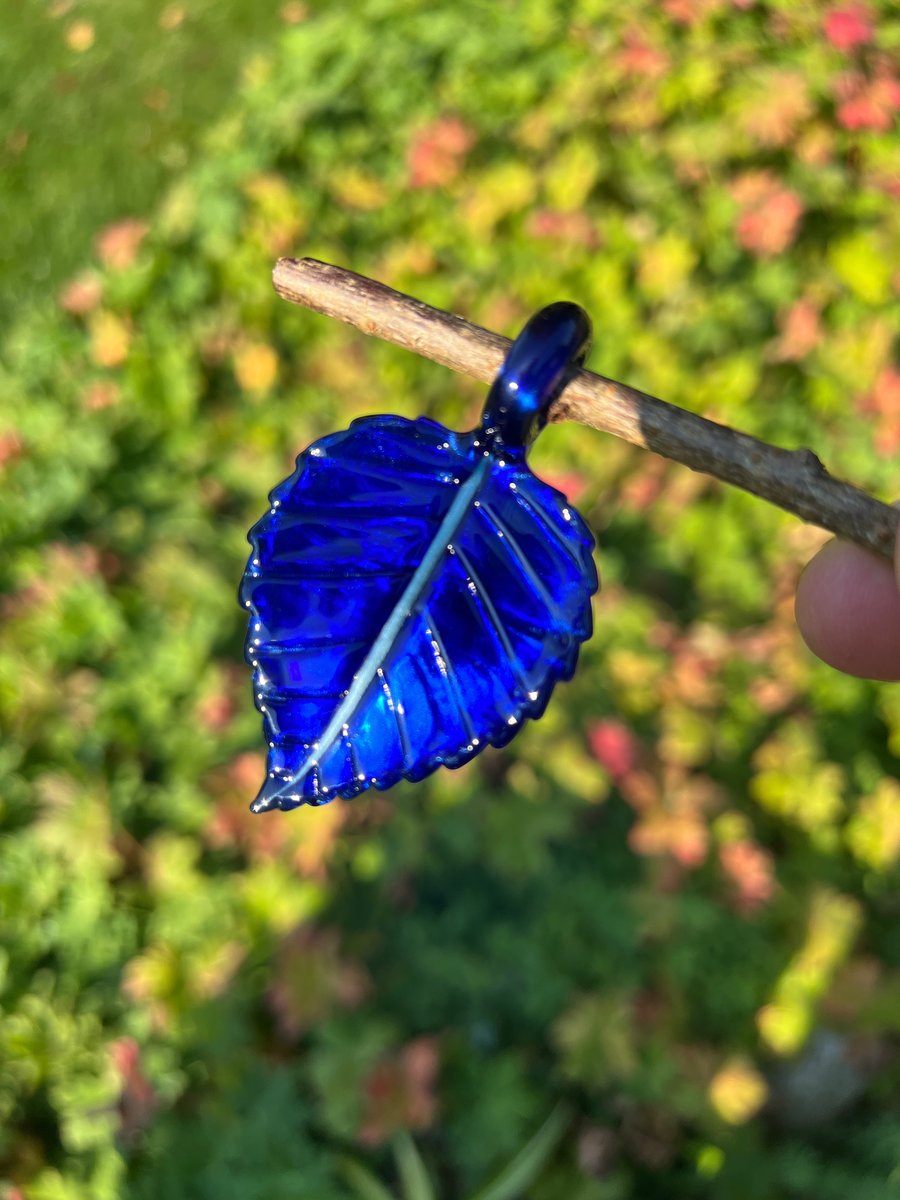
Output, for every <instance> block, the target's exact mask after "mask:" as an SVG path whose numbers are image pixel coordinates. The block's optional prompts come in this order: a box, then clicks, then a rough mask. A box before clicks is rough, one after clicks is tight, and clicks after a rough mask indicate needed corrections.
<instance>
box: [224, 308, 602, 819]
mask: <svg viewBox="0 0 900 1200" xmlns="http://www.w3.org/2000/svg"><path fill="white" fill-rule="evenodd" d="M588 336H589V325H588V322H587V317H586V316H585V315H584V314H583V313H582V311H581V310H580V309H578V308H577V306H575V305H570V304H554V305H551V306H550V307H549V308H547V309H544V310H542V311H541V312H540V313H538V314H537V315H536V316H535V317H533V318H532V320H531V321H530V322H529V323H528V325H527V326H526V327H525V329H524V330H523V332H522V334H520V336H519V338H518V339H517V340H516V342H515V343H514V345H513V346H512V348H511V350H510V353H509V356H508V358H507V360H506V362H505V363H504V365H503V368H502V369H501V372H500V374H499V376H498V380H497V382H496V383H495V385H494V387H493V388H492V389H491V392H490V395H489V397H488V402H487V404H486V406H485V417H484V421H483V423H482V425H481V426H480V427H479V428H478V429H475V430H473V431H471V432H470V433H451V432H450V431H448V430H447V429H445V428H444V427H443V426H442V425H438V424H437V423H436V422H434V421H430V420H427V419H425V418H419V420H417V421H409V420H406V419H405V418H402V417H391V416H377V417H364V418H361V419H359V420H357V421H354V422H353V424H352V425H351V426H350V428H349V429H346V430H344V431H342V432H340V433H334V434H330V435H329V436H328V437H325V438H322V439H321V440H320V441H318V442H316V443H314V444H313V445H312V446H310V447H309V449H307V450H306V451H304V452H303V453H302V454H301V455H300V456H299V458H298V459H297V466H296V470H295V471H294V472H293V474H292V475H291V476H290V477H289V478H288V479H286V480H284V482H283V483H281V484H279V485H278V487H276V488H275V489H274V491H273V492H272V493H271V494H270V497H269V500H270V507H269V510H268V512H267V513H266V514H265V515H264V516H263V517H262V519H261V520H259V521H258V522H257V523H256V524H255V525H254V527H253V528H252V529H251V531H250V534H249V540H250V544H251V546H252V552H251V556H250V561H249V562H248V564H247V568H246V570H245V573H244V578H243V581H242V584H241V591H240V598H241V603H242V604H243V606H244V608H245V609H246V610H247V611H248V615H249V627H248V633H247V641H246V656H247V659H248V662H249V663H250V665H251V667H252V669H253V690H254V695H255V698H256V704H257V707H258V708H259V710H260V712H261V713H262V714H263V719H264V729H265V735H266V740H267V742H268V756H267V773H266V779H265V781H264V783H263V786H262V788H261V789H260V792H259V795H258V796H257V798H256V800H255V801H254V802H253V805H252V807H253V809H254V811H256V812H260V811H263V810H266V809H271V808H281V809H290V808H295V807H297V806H298V805H301V804H312V805H317V804H323V803H327V802H328V801H329V800H332V799H333V798H334V797H336V796H341V797H345V798H349V797H351V796H355V795H357V794H358V793H360V792H362V791H364V790H366V789H367V788H369V787H376V788H388V787H391V786H392V785H393V784H395V783H396V782H398V781H399V780H400V779H408V780H417V779H422V778H424V777H425V776H426V775H428V774H429V773H430V772H432V771H433V770H435V769H436V768H437V767H438V766H440V765H442V764H443V765H445V766H449V767H458V766H461V765H462V764H463V763H465V762H468V761H469V760H470V759H471V758H473V757H474V756H475V755H476V754H479V753H480V752H481V750H483V749H484V747H485V746H487V745H492V746H502V745H505V744H506V743H507V742H508V741H509V740H510V739H511V738H512V737H513V736H514V735H515V733H516V732H517V731H518V730H519V729H520V728H521V726H522V724H523V722H524V721H525V720H527V719H528V718H532V719H534V718H537V717H539V716H540V715H541V714H542V713H543V711H544V709H545V707H546V705H547V702H548V700H549V698H550V694H551V692H552V691H553V688H554V686H555V685H556V683H557V682H558V681H560V680H563V679H568V678H570V676H571V675H572V672H573V671H574V669H575V663H576V660H577V657H578V652H579V649H580V646H581V643H582V642H584V641H585V640H586V639H587V638H588V637H590V634H591V608H590V598H591V596H592V594H593V593H594V592H595V591H596V589H597V586H598V581H597V573H596V570H595V568H594V563H593V558H592V548H593V538H592V536H591V533H590V530H589V529H588V528H587V526H586V525H585V523H584V521H583V520H582V518H581V517H580V516H579V515H578V513H577V512H575V511H574V509H572V508H571V507H570V506H569V504H568V503H567V501H566V498H565V496H563V495H562V494H561V493H560V492H558V491H557V490H556V489H555V488H552V487H551V486H550V485H549V484H547V483H544V482H543V481H542V480H540V479H538V478H537V477H536V476H535V475H533V474H532V472H531V471H530V469H529V468H528V466H527V465H526V462H525V450H526V448H527V445H528V443H529V441H530V440H531V438H532V437H533V436H534V435H535V433H536V432H537V430H538V429H539V428H540V427H541V425H542V424H543V421H544V420H545V419H546V409H547V406H548V405H549V403H550V402H551V400H552V399H553V397H554V396H555V395H556V394H558V392H559V391H560V390H561V388H562V387H563V386H564V385H565V382H566V381H567V379H568V378H569V376H570V375H571V373H572V372H573V371H574V370H575V369H576V367H577V364H578V363H579V362H580V361H581V359H582V357H583V355H584V353H585V351H586V349H587V338H588ZM513 385H516V386H513Z"/></svg>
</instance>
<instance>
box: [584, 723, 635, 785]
mask: <svg viewBox="0 0 900 1200" xmlns="http://www.w3.org/2000/svg"><path fill="white" fill-rule="evenodd" d="M588 742H589V743H590V747H591V750H592V751H593V753H594V757H595V758H596V759H597V761H598V762H599V763H600V765H601V766H602V767H603V768H604V769H605V770H606V771H608V772H609V774H610V775H611V776H612V778H613V779H615V780H619V779H622V778H623V777H624V776H626V775H629V774H631V772H632V771H633V770H634V768H635V766H636V765H637V761H638V755H639V742H638V740H637V738H636V737H635V736H634V734H633V733H632V732H631V730H630V729H629V728H628V726H627V725H625V724H623V723H622V722H621V721H617V720H616V719H615V718H612V717H610V718H607V719H606V720H603V721H597V722H595V723H594V724H593V725H591V727H590V728H589V729H588Z"/></svg>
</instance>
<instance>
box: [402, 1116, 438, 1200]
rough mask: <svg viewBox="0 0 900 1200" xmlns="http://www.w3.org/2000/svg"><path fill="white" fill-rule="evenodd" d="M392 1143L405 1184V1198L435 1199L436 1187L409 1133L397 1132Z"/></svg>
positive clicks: (406, 1199) (405, 1199)
mask: <svg viewBox="0 0 900 1200" xmlns="http://www.w3.org/2000/svg"><path fill="white" fill-rule="evenodd" d="M392 1144H393V1149H394V1158H395V1159H396V1162H397V1171H398V1172H399V1174H400V1181H401V1183H402V1184H403V1196H404V1200H435V1193H434V1188H433V1187H432V1186H431V1180H430V1179H429V1178H428V1172H427V1170H426V1169H425V1164H424V1162H422V1156H421V1154H419V1151H418V1150H417V1149H416V1144H415V1142H414V1141H413V1140H412V1138H411V1137H410V1136H409V1134H408V1133H405V1132H403V1133H398V1134H396V1136H395V1137H394V1140H393V1143H392Z"/></svg>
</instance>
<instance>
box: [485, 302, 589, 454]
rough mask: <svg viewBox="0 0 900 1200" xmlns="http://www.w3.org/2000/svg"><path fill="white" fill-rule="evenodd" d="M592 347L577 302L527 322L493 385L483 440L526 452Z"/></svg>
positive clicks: (547, 310)
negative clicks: (549, 410)
mask: <svg viewBox="0 0 900 1200" xmlns="http://www.w3.org/2000/svg"><path fill="white" fill-rule="evenodd" d="M590 344H591V322H590V318H589V317H588V315H587V313H586V312H585V311H584V309H583V308H581V307H580V306H579V305H577V304H573V303H571V302H570V301H568V300H558V301H556V303H554V304H548V305H547V307H546V308H542V309H540V310H539V311H538V312H536V313H535V314H534V316H533V317H531V318H530V319H529V321H528V322H527V323H526V325H525V327H524V328H523V329H522V332H521V333H520V334H519V336H518V337H517V338H516V340H515V341H514V342H513V344H512V346H511V347H510V350H509V353H508V354H507V356H506V358H505V360H504V362H503V366H502V367H501V368H500V371H499V372H498V374H497V377H496V379H495V380H494V382H493V384H492V385H491V390H490V392H489V393H488V398H487V401H486V403H485V406H484V412H483V414H482V418H481V428H482V432H483V433H484V436H485V438H486V439H487V440H488V441H489V442H492V443H494V444H495V445H501V446H502V447H503V448H504V450H506V451H509V452H511V453H515V452H516V451H521V452H522V453H524V452H525V451H526V450H527V449H528V447H529V446H530V445H531V443H532V442H533V441H534V439H535V438H536V437H537V435H538V434H539V433H540V431H541V430H542V429H543V428H544V426H545V425H546V423H547V410H548V409H549V407H550V405H551V404H552V403H553V401H554V400H555V399H556V397H557V396H558V395H559V394H560V392H562V390H563V388H564V387H565V386H566V384H567V383H568V382H569V381H570V380H571V378H572V377H573V376H574V375H575V374H576V373H577V372H578V370H579V368H580V367H581V365H582V363H583V362H584V359H585V356H586V355H587V352H588V350H589V349H590Z"/></svg>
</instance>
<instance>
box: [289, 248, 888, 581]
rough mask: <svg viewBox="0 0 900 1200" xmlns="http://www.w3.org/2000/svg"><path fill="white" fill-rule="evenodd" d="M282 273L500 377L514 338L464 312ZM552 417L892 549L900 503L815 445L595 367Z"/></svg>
mask: <svg viewBox="0 0 900 1200" xmlns="http://www.w3.org/2000/svg"><path fill="white" fill-rule="evenodd" d="M273 281H274V284H275V290H276V291H277V292H278V294H279V295H280V296H283V297H284V299H285V300H290V301H292V302H293V303H294V304H303V305H305V306H306V307H307V308H311V309H313V310H314V311H315V312H319V313H324V314H325V315H326V316H328V317H335V318H336V319H337V320H339V321H344V322H346V324H348V325H354V326H355V327H356V328H357V329H360V330H362V332H363V333H368V334H372V335H374V336H375V337H380V338H384V339H385V340H386V341H389V342H395V343H396V344H397V345H398V346H403V347H404V348H405V349H407V350H412V351H414V352H415V353H416V354H421V355H422V356H423V357H424V358H430V359H433V360H434V362H438V363H441V364H443V366H445V367H451V368H452V369H453V370H454V371H459V372H461V373H462V374H464V375H471V376H473V377H474V378H475V379H481V380H482V381H483V382H485V383H490V382H492V381H493V379H494V376H495V375H496V374H497V371H498V370H499V368H500V364H501V363H502V362H503V359H504V357H505V356H506V352H507V350H508V349H509V347H510V345H511V343H510V340H509V339H508V338H505V337H501V336H500V335H499V334H496V333H489V332H488V331H487V330H486V329H481V328H480V327H479V326H478V325H472V324H470V322H468V321H464V320H463V319H462V317H456V316H453V315H451V314H450V313H446V312H443V311H442V310H441V309H438V308H432V307H431V306H430V305H428V304H423V303H422V301H421V300H414V299H413V298H412V297H411V296H406V295H404V294H403V293H402V292H397V291H394V289H393V288H389V287H387V286H385V284H383V283H376V282H375V280H373V279H367V278H365V276H362V275H356V274H354V272H353V271H347V270H344V268H342V267H335V266H331V265H330V264H328V263H323V262H318V261H317V260H316V259H312V258H303V259H293V258H282V259H280V260H279V261H278V263H277V264H276V266H275V271H274V274H273ZM549 419H550V420H551V421H579V422H581V424H583V425H591V426H592V427H593V428H594V429H600V430H602V431H603V432H604V433H612V434H614V435H615V436H616V437H619V438H623V439H624V440H625V441H626V442H631V443H632V445H634V446H642V447H644V448H645V449H647V450H653V451H654V452H655V453H657V454H663V455H665V456H666V458H672V459H674V460H675V461H676V462H680V463H684V464H685V465H686V466H688V467H691V468H692V469H693V470H695V471H704V472H705V473H706V474H708V475H714V476H715V477H716V478H717V479H722V480H724V481H725V483H732V484H734V485H735V486H737V487H741V488H744V490H745V491H748V492H752V493H753V495H755V496H760V497H762V499H764V500H768V501H770V502H771V503H772V504H777V505H778V506H779V507H780V508H784V509H786V510H787V511H788V512H791V513H794V514H795V515H796V516H798V517H801V518H802V519H803V520H805V521H810V522H812V523H813V524H815V525H819V526H821V527H822V528H823V529H828V530H830V531H831V532H832V533H836V534H838V535H839V536H841V537H844V538H849V539H850V540H851V541H854V542H856V543H857V544H858V545H860V546H862V547H864V548H865V549H867V550H873V551H875V552H876V553H877V554H880V555H882V556H883V557H885V558H888V559H892V558H893V554H894V542H895V539H896V535H897V527H898V522H900V511H898V509H895V508H891V507H890V506H889V505H887V504H882V503H881V501H880V500H875V499H874V498H873V497H872V496H869V495H867V494H866V493H865V492H863V491H860V489H859V488H856V487H854V486H853V485H852V484H849V483H844V482H843V481H842V480H840V479H835V478H834V477H833V476H831V475H829V473H828V471H827V470H826V469H825V467H824V466H823V465H822V463H821V462H820V461H819V459H818V458H817V457H816V455H815V454H814V453H813V452H812V451H811V450H805V449H801V450H781V449H779V448H778V447H777V446H770V445H769V444H768V443H767V442H762V441H760V440H759V439H758V438H755V437H751V436H750V435H749V434H746V433H739V432H738V431H737V430H736V429H731V428H729V427H728V426H727V425H719V424H717V423H716V422H715V421H710V420H707V419H706V418H705V417H700V416H697V415H696V413H692V412H687V411H686V410H685V409H683V408H677V407H676V406H675V405H674V404H667V403H666V402H665V401H663V400H657V399H656V398H655V397H654V396H648V395H646V394H645V393H644V392H639V391H636V390H635V389H634V388H631V387H628V386H627V384H624V383H617V382H616V381H615V380H613V379H605V378H604V377H603V376H602V375H595V374H594V373H593V372H592V371H581V372H579V374H578V375H577V376H576V377H575V378H574V379H573V380H572V382H571V383H570V384H569V385H568V387H567V388H566V389H565V391H564V392H563V393H562V395H561V396H560V397H559V398H558V399H557V400H556V401H555V402H554V404H553V405H552V406H551V409H550V417H549Z"/></svg>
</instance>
